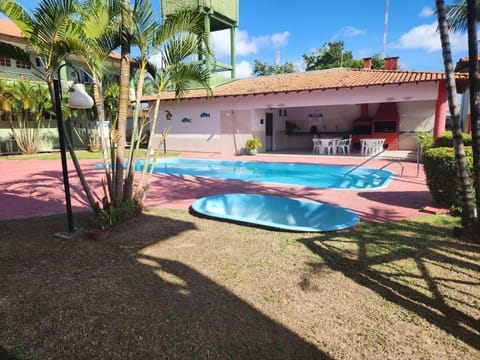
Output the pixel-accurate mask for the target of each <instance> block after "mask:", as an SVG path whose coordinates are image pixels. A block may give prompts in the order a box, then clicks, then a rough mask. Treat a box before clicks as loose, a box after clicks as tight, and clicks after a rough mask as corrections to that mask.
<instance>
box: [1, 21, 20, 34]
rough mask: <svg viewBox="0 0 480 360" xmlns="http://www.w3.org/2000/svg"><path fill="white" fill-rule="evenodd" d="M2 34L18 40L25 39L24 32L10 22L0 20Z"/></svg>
mask: <svg viewBox="0 0 480 360" xmlns="http://www.w3.org/2000/svg"><path fill="white" fill-rule="evenodd" d="M0 29H1V30H0V34H1V35H7V36H11V37H16V38H23V34H22V31H21V30H20V28H19V27H18V26H17V25H15V23H13V22H12V21H10V20H7V19H0Z"/></svg>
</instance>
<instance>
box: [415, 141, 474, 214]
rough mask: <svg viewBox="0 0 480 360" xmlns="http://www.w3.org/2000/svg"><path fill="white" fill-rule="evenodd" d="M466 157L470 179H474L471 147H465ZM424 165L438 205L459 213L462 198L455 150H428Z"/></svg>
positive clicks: (428, 183)
mask: <svg viewBox="0 0 480 360" xmlns="http://www.w3.org/2000/svg"><path fill="white" fill-rule="evenodd" d="M465 156H466V159H467V166H468V172H469V175H470V179H472V175H473V157H472V148H471V147H465ZM423 165H424V171H425V176H426V178H427V185H428V188H429V189H430V193H431V194H432V196H433V198H434V199H435V201H436V203H437V204H438V205H440V206H443V207H445V208H449V209H451V210H452V211H453V212H458V211H459V210H460V209H461V197H460V192H459V186H458V180H457V170H456V164H455V153H454V150H453V148H452V147H439V148H431V149H428V150H427V151H425V153H424V156H423ZM472 192H473V182H472Z"/></svg>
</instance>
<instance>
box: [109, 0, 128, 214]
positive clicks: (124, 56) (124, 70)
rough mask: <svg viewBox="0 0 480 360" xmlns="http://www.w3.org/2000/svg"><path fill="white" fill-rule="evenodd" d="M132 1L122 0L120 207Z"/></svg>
mask: <svg viewBox="0 0 480 360" xmlns="http://www.w3.org/2000/svg"><path fill="white" fill-rule="evenodd" d="M129 11H130V1H128V0H122V29H121V47H122V50H121V63H120V102H119V109H118V124H117V136H116V138H117V141H116V146H117V151H116V160H115V179H114V188H115V191H114V198H113V203H114V204H115V205H118V204H120V203H121V202H122V200H123V198H124V196H123V165H124V162H125V140H126V132H127V116H128V105H129V99H128V95H129V87H128V83H129V81H130V24H129V19H130V16H129Z"/></svg>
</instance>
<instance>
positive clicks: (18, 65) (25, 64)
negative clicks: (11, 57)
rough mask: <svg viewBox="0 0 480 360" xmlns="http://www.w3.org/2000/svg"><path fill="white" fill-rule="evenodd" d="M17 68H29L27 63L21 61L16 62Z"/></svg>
mask: <svg viewBox="0 0 480 360" xmlns="http://www.w3.org/2000/svg"><path fill="white" fill-rule="evenodd" d="M17 68H19V69H30V68H31V66H30V64H29V63H26V62H24V61H21V60H17Z"/></svg>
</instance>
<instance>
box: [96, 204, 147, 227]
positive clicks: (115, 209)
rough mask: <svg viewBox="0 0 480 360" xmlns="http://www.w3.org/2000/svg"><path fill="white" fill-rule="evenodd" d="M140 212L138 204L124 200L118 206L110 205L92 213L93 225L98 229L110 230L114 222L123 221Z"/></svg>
mask: <svg viewBox="0 0 480 360" xmlns="http://www.w3.org/2000/svg"><path fill="white" fill-rule="evenodd" d="M139 212H140V208H139V207H138V205H137V204H136V203H135V202H134V201H132V200H129V201H125V202H122V203H120V205H118V206H114V205H110V206H109V207H106V208H105V209H101V210H100V211H99V212H98V213H97V214H95V215H94V218H93V225H94V227H95V228H97V229H99V230H110V229H112V228H113V227H114V226H115V225H116V224H118V223H121V222H123V221H125V220H126V219H128V218H130V217H132V216H134V215H135V214H137V213H139Z"/></svg>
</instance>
